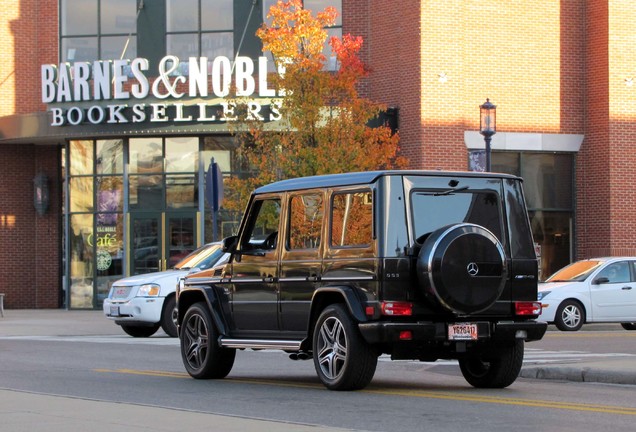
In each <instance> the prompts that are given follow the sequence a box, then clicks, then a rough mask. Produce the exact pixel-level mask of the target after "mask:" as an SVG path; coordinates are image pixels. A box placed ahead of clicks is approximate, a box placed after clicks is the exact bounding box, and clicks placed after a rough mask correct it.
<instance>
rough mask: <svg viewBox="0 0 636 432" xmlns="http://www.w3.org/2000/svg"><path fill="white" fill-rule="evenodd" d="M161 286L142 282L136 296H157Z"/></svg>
mask: <svg viewBox="0 0 636 432" xmlns="http://www.w3.org/2000/svg"><path fill="white" fill-rule="evenodd" d="M159 291H161V287H160V286H159V285H157V284H144V285H142V286H140V287H139V290H138V291H137V297H157V296H158V295H159Z"/></svg>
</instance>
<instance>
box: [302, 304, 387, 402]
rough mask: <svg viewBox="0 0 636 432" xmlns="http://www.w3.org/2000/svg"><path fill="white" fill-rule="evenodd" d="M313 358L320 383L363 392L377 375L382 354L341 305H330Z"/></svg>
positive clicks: (322, 319)
mask: <svg viewBox="0 0 636 432" xmlns="http://www.w3.org/2000/svg"><path fill="white" fill-rule="evenodd" d="M313 358H314V366H315V368H316V373H317V374H318V378H320V381H322V383H323V384H324V385H325V387H327V388H328V389H330V390H359V389H362V388H364V387H366V386H367V385H368V384H369V383H370V382H371V380H372V379H373V375H374V374H375V368H376V366H377V364H378V353H377V352H376V350H374V349H373V347H372V346H370V345H369V344H367V343H366V341H365V340H364V339H363V338H362V335H361V334H360V331H359V330H358V327H357V325H356V323H355V322H354V321H353V319H352V318H351V317H350V315H349V313H348V311H347V310H346V309H345V307H344V306H343V305H341V304H334V305H330V306H328V307H327V308H326V309H325V310H324V311H323V312H322V313H321V314H320V317H319V318H318V321H317V322H316V327H315V329H314V336H313Z"/></svg>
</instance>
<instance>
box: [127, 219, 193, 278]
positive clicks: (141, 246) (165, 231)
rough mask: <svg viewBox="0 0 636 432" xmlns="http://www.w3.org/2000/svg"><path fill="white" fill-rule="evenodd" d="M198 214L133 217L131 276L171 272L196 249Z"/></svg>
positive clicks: (131, 230) (131, 229)
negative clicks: (170, 270) (169, 270)
mask: <svg viewBox="0 0 636 432" xmlns="http://www.w3.org/2000/svg"><path fill="white" fill-rule="evenodd" d="M196 228H197V225H196V212H192V211H188V212H169V213H163V212H143V213H132V214H131V227H130V234H131V235H130V237H131V241H130V254H131V255H130V256H131V259H130V266H131V268H130V274H131V275H137V274H143V273H151V272H158V271H164V270H168V269H170V268H172V267H173V266H174V265H175V264H176V263H178V262H179V261H180V260H181V259H182V258H184V257H185V256H186V255H188V254H189V253H190V252H192V251H193V250H195V249H196V248H197V237H198V236H197V229H196Z"/></svg>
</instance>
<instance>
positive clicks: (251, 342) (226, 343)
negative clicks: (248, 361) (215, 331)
mask: <svg viewBox="0 0 636 432" xmlns="http://www.w3.org/2000/svg"><path fill="white" fill-rule="evenodd" d="M301 342H302V341H295V340H269V339H268V340H263V339H229V338H221V339H220V340H219V344H220V345H221V346H222V347H225V348H240V349H250V348H251V349H278V350H283V351H299V350H300V344H301Z"/></svg>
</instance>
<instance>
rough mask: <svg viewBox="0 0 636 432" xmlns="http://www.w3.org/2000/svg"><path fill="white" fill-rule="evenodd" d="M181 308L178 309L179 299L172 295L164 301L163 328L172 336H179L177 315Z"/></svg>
mask: <svg viewBox="0 0 636 432" xmlns="http://www.w3.org/2000/svg"><path fill="white" fill-rule="evenodd" d="M178 313H179V310H178V309H177V299H176V297H175V296H173V295H171V296H170V297H168V298H166V300H165V302H164V303H163V311H162V312H161V328H162V329H163V331H165V332H166V334H167V335H168V336H170V337H177V336H178V335H179V334H178V330H177V315H178Z"/></svg>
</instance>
